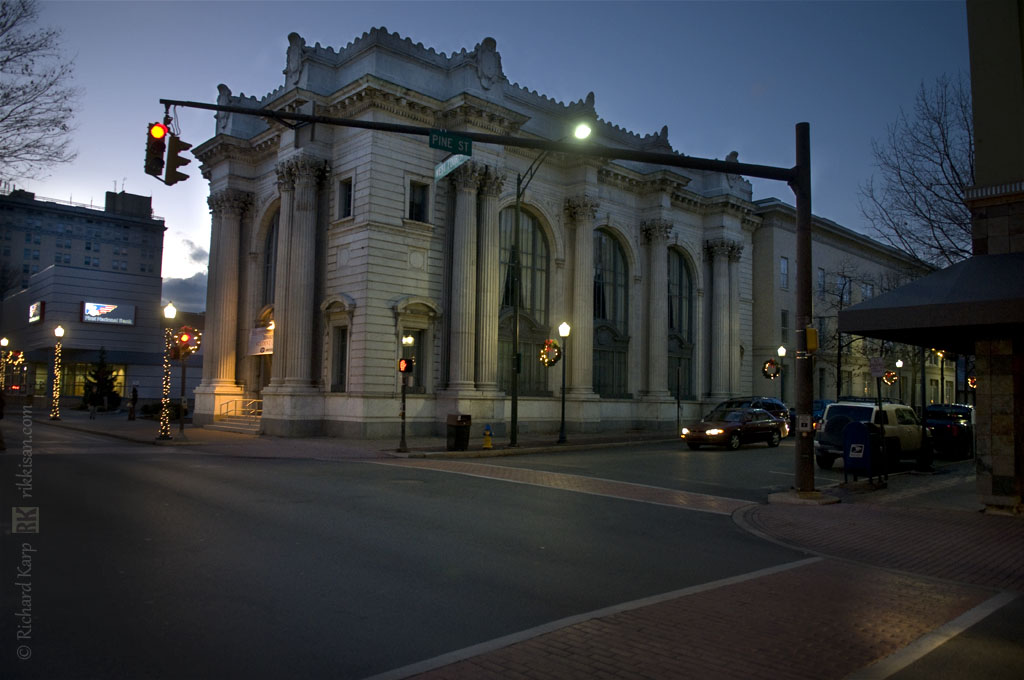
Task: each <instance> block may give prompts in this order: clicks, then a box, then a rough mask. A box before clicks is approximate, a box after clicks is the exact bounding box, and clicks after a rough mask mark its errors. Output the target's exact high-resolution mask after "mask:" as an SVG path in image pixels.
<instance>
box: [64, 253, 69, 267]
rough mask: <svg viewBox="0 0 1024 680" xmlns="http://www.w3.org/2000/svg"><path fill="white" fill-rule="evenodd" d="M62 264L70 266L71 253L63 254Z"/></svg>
mask: <svg viewBox="0 0 1024 680" xmlns="http://www.w3.org/2000/svg"><path fill="white" fill-rule="evenodd" d="M64 264H71V253H64Z"/></svg>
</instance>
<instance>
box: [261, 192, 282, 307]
mask: <svg viewBox="0 0 1024 680" xmlns="http://www.w3.org/2000/svg"><path fill="white" fill-rule="evenodd" d="M280 217H281V211H280V210H278V211H277V213H275V214H274V219H273V221H272V222H271V223H270V228H269V229H267V238H266V240H265V241H264V242H263V304H264V305H272V304H274V278H275V277H276V276H277V223H278V220H279V219H280Z"/></svg>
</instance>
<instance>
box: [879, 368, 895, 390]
mask: <svg viewBox="0 0 1024 680" xmlns="http://www.w3.org/2000/svg"><path fill="white" fill-rule="evenodd" d="M882 380H883V381H884V382H885V384H886V385H889V386H890V387H891V386H892V385H894V384H895V383H896V380H898V377H897V375H896V374H895V373H894V372H893V371H886V372H885V375H883V376H882Z"/></svg>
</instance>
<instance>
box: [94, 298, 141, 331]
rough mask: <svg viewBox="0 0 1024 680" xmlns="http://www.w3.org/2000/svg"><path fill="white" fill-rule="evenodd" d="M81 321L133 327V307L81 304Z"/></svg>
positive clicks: (98, 303) (102, 303)
mask: <svg viewBox="0 0 1024 680" xmlns="http://www.w3.org/2000/svg"><path fill="white" fill-rule="evenodd" d="M82 321H83V322H85V323H107V324H113V325H115V326H134V325H135V305H111V304H107V303H105V302H83V303H82Z"/></svg>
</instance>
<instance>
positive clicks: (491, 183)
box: [475, 168, 505, 392]
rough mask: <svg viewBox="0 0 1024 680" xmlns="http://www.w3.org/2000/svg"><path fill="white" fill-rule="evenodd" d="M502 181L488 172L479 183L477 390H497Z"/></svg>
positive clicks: (503, 180)
mask: <svg viewBox="0 0 1024 680" xmlns="http://www.w3.org/2000/svg"><path fill="white" fill-rule="evenodd" d="M504 183H505V178H504V177H503V176H501V175H499V174H498V173H497V172H496V171H495V170H494V168H487V169H486V172H485V173H484V174H483V177H482V178H481V180H480V223H479V228H478V238H477V248H476V252H477V260H476V264H477V269H476V281H477V285H476V370H475V379H476V388H477V389H478V390H484V391H487V392H495V391H497V389H498V311H499V304H500V301H501V297H500V290H501V287H500V285H499V284H500V281H498V273H499V254H500V253H499V251H500V248H501V238H500V230H499V226H498V196H499V195H501V188H502V185H503V184H504Z"/></svg>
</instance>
